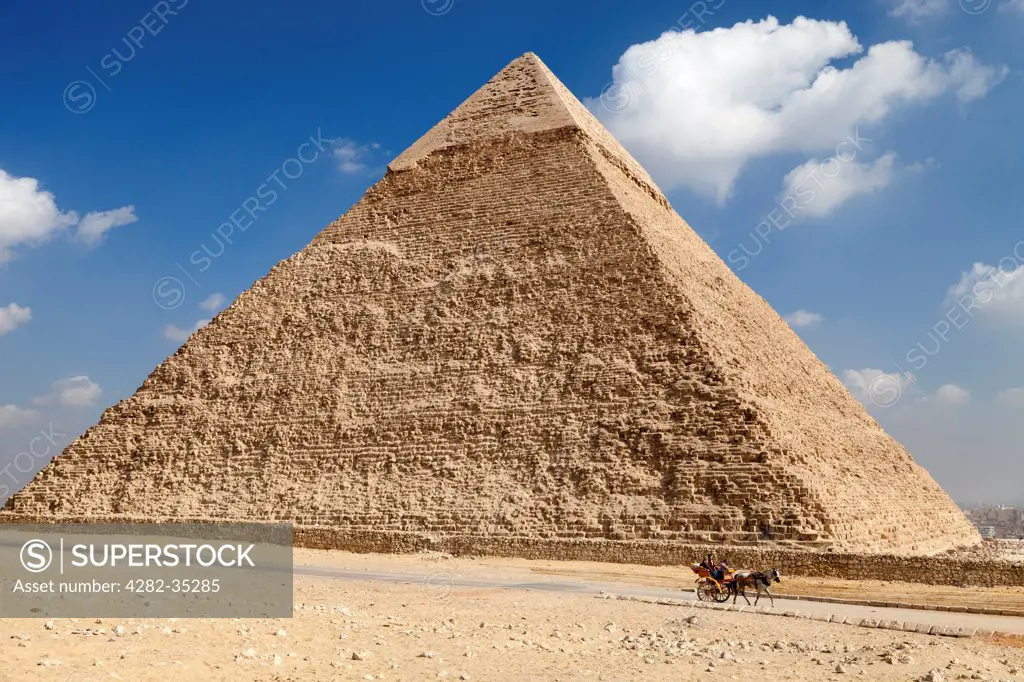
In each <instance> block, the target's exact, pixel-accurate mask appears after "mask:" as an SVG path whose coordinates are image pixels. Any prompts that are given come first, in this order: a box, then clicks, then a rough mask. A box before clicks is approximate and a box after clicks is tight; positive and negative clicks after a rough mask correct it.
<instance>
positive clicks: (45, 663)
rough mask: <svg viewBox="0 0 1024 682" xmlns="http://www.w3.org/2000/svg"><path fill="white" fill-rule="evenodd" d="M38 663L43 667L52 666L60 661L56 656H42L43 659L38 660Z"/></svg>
mask: <svg viewBox="0 0 1024 682" xmlns="http://www.w3.org/2000/svg"><path fill="white" fill-rule="evenodd" d="M38 665H41V666H43V667H44V668H52V667H54V666H58V665H60V661H58V660H57V659H56V658H44V659H43V660H41V661H39V663H38Z"/></svg>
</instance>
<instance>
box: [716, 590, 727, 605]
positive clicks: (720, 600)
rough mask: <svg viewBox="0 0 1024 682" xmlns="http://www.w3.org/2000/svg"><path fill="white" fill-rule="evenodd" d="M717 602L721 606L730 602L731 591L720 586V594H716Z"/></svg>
mask: <svg viewBox="0 0 1024 682" xmlns="http://www.w3.org/2000/svg"><path fill="white" fill-rule="evenodd" d="M715 601H716V602H718V603H719V604H721V603H723V602H727V601H729V590H728V589H725V588H723V587H722V586H719V587H718V592H716V593H715Z"/></svg>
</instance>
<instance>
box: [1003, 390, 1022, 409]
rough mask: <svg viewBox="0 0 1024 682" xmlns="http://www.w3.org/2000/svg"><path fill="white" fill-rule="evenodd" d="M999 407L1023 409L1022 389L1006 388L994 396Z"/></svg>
mask: <svg viewBox="0 0 1024 682" xmlns="http://www.w3.org/2000/svg"><path fill="white" fill-rule="evenodd" d="M996 400H997V401H998V402H999V404H1000V405H1006V406H1008V407H1024V388H1008V389H1006V390H1005V391H1000V392H999V393H998V395H996Z"/></svg>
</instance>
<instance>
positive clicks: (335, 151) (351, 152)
mask: <svg viewBox="0 0 1024 682" xmlns="http://www.w3.org/2000/svg"><path fill="white" fill-rule="evenodd" d="M377 149H380V145H379V144H377V143H376V142H371V143H370V144H363V145H361V144H358V143H357V142H355V141H354V140H349V139H347V138H339V139H336V140H334V146H333V147H332V149H331V156H333V157H334V161H335V163H337V164H338V170H340V171H341V172H342V173H348V174H354V173H364V172H367V171H369V169H370V165H369V164H370V160H371V156H372V154H373V152H374V151H376V150H377Z"/></svg>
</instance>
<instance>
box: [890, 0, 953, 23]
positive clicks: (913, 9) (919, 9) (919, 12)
mask: <svg viewBox="0 0 1024 682" xmlns="http://www.w3.org/2000/svg"><path fill="white" fill-rule="evenodd" d="M896 3H897V4H896V5H895V6H894V7H893V8H892V9H891V10H889V15H890V16H893V17H900V18H903V19H906V20H907V21H910V22H917V21H921V20H923V19H931V18H933V17H937V16H940V15H942V14H945V13H946V10H948V9H949V2H948V0H896Z"/></svg>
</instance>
